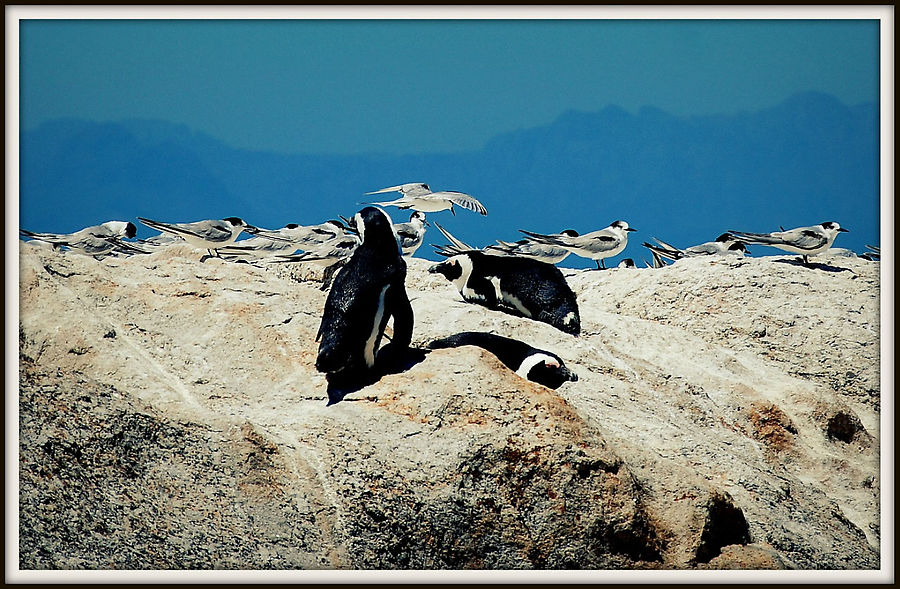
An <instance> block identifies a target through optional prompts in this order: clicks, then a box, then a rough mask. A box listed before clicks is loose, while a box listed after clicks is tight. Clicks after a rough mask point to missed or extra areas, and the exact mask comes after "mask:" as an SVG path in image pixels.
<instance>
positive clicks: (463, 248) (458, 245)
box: [434, 221, 478, 251]
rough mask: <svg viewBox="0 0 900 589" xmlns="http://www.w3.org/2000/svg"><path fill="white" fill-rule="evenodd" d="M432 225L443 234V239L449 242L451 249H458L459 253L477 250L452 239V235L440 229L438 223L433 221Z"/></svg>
mask: <svg viewBox="0 0 900 589" xmlns="http://www.w3.org/2000/svg"><path fill="white" fill-rule="evenodd" d="M434 224H435V226H436V227H437V228H438V230H440V232H441V233H443V234H444V237H446V238H447V239H448V240H450V243H451V244H453V248H455V249H458V250H460V251H472V250H477V249H478V248H477V247H472V246H471V245H469V244H467V243H466V242H464V241H460V240H459V239H456V238H455V237H453V234H452V233H450V232H449V231H447V230H446V229H444V228H443V227H441V225H440V223H438V222H437V221H435V222H434Z"/></svg>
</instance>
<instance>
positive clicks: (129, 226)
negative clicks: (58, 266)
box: [19, 221, 147, 256]
mask: <svg viewBox="0 0 900 589" xmlns="http://www.w3.org/2000/svg"><path fill="white" fill-rule="evenodd" d="M19 233H21V234H22V235H24V236H26V237H30V238H32V239H36V240H38V241H43V242H46V243H51V244H53V246H54V248H60V247H66V248H68V249H70V250H72V251H74V252H76V253H79V254H84V255H87V256H105V255H109V254H113V253H126V254H133V253H140V254H145V253H147V252H145V251H143V250H141V249H139V248H137V247H135V246H133V245H131V244H130V243H128V242H126V241H122V240H123V239H124V238H132V237H134V236H135V235H136V234H137V227H135V226H134V223H131V222H130V221H107V222H106V223H102V224H100V225H93V226H91V227H85V228H84V229H80V230H78V231H76V232H74V233H35V232H33V231H28V230H26V229H19Z"/></svg>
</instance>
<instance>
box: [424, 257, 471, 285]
mask: <svg viewBox="0 0 900 589" xmlns="http://www.w3.org/2000/svg"><path fill="white" fill-rule="evenodd" d="M458 257H459V256H453V257H452V258H450V259H449V260H447V261H445V262H441V263H440V264H435V265H434V266H432V267H431V268H429V269H428V272H430V273H431V274H443V275H444V278H446V279H447V280H450V281H451V282H452V281H454V280H456V279H457V278H459V277H460V276H462V273H463V267H462V264H461V263H460V261H459V260H458V259H457V258H458Z"/></svg>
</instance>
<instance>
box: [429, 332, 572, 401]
mask: <svg viewBox="0 0 900 589" xmlns="http://www.w3.org/2000/svg"><path fill="white" fill-rule="evenodd" d="M459 346H478V347H479V348H482V349H484V350H487V351H488V352H490V353H491V354H493V355H494V356H496V357H497V359H498V360H500V362H502V363H503V364H504V365H505V366H506V367H507V368H509V369H510V370H512V371H513V372H515V373H516V374H518V375H519V376H521V377H522V378H525V379H527V380H530V381H532V382H536V383H538V384H542V385H544V386H545V387H549V388H551V389H557V388H559V387H560V386H561V385H562V384H563V383H564V382H567V381H576V380H578V375H577V374H575V373H574V372H572V371H571V370H569V369H568V368H566V365H565V363H564V362H563V361H562V358H560V357H559V356H557V355H556V354H554V353H553V352H548V351H547V350H541V349H538V348H535V347H532V346H530V345H528V344H526V343H525V342H523V341H519V340H516V339H512V338H508V337H503V336H500V335H496V334H493V333H484V332H479V331H464V332H462V333H457V334H454V335H451V336H449V337H445V338H442V339H438V340H434V341H432V342H431V343H429V344H428V347H429V348H431V349H441V348H456V347H459Z"/></svg>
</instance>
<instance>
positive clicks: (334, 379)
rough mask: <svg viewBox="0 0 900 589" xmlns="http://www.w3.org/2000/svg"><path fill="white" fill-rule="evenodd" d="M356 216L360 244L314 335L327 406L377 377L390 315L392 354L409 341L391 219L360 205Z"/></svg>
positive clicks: (409, 318)
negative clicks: (376, 365) (326, 388)
mask: <svg viewBox="0 0 900 589" xmlns="http://www.w3.org/2000/svg"><path fill="white" fill-rule="evenodd" d="M355 219H356V227H357V229H358V230H359V234H360V237H361V238H362V243H361V244H360V245H359V246H358V247H357V248H356V250H355V251H354V252H353V255H352V256H351V257H350V259H349V260H348V261H347V263H346V265H345V266H344V268H343V270H341V272H340V273H339V274H338V275H337V277H336V278H335V279H334V284H333V285H332V287H331V290H330V291H329V293H328V298H327V299H326V300H325V310H324V312H323V313H322V323H321V324H320V325H319V332H318V334H317V335H316V341H319V342H320V344H319V354H318V357H317V358H316V370H318V371H319V372H324V373H326V375H327V378H328V382H329V388H328V399H329V405H330V404H333V403H336V402H338V401H340V400H341V398H342V397H343V394H344V393H346V392H347V391H348V390H354V389H355V388H359V386H360V385H364V384H367V383H368V382H374V380H376V379H377V378H378V375H377V373H376V372H375V371H374V370H373V368H374V367H375V360H376V356H377V357H378V360H379V361H381V360H382V354H381V351H380V350H379V346H380V343H381V338H382V336H383V335H384V330H385V327H386V326H387V323H388V320H389V319H390V318H391V317H393V318H394V333H393V337H392V338H391V349H392V352H394V353H396V354H400V353H402V352H404V351H405V350H406V349H407V348H408V347H409V344H410V341H411V340H412V332H413V310H412V305H410V303H409V297H408V296H407V294H406V287H405V285H404V282H405V280H406V262H405V261H403V258H402V257H401V255H400V245H399V242H398V240H397V234H396V233H395V232H394V230H393V229H392V223H391V219H390V217H388V215H387V213H385V212H384V211H382V210H381V209H378V208H375V207H366V208H364V209H362V210H361V211H360V212H358V213H357V214H356V216H355ZM385 347H386V348H387V346H385Z"/></svg>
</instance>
